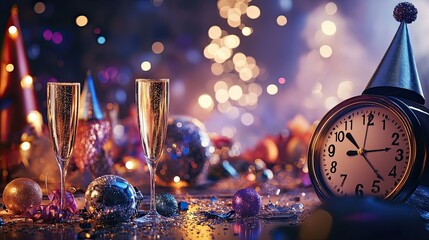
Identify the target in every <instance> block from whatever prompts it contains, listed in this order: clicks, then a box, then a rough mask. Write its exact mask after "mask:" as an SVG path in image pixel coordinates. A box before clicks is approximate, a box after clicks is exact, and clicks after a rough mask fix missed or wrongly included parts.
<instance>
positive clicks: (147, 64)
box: [140, 61, 152, 72]
mask: <svg viewBox="0 0 429 240" xmlns="http://www.w3.org/2000/svg"><path fill="white" fill-rule="evenodd" d="M140 67H141V69H142V70H143V71H145V72H147V71H149V70H150V69H151V68H152V64H150V62H149V61H143V62H142V64H141V65H140Z"/></svg>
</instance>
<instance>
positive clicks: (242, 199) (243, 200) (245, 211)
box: [232, 188, 262, 217]
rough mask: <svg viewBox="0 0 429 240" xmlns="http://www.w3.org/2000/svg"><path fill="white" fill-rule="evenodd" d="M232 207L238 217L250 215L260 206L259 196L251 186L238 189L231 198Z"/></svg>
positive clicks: (257, 212)
mask: <svg viewBox="0 0 429 240" xmlns="http://www.w3.org/2000/svg"><path fill="white" fill-rule="evenodd" d="M232 208H233V209H234V210H235V212H236V213H237V214H238V215H239V216H240V217H252V216H256V215H258V214H259V211H260V210H261V208H262V201H261V196H259V194H258V193H257V192H256V191H255V190H254V189H252V188H244V189H241V190H238V191H237V192H236V193H235V194H234V197H233V199H232Z"/></svg>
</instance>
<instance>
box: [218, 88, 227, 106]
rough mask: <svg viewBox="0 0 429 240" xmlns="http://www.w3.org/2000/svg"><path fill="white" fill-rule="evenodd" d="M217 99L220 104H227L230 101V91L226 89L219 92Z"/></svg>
mask: <svg viewBox="0 0 429 240" xmlns="http://www.w3.org/2000/svg"><path fill="white" fill-rule="evenodd" d="M215 98H216V101H218V102H219V103H225V102H227V101H228V99H229V94H228V90H226V89H219V90H217V91H216V94H215Z"/></svg>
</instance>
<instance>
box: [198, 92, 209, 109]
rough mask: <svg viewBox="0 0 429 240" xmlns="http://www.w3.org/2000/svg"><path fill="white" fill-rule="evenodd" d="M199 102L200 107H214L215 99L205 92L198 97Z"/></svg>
mask: <svg viewBox="0 0 429 240" xmlns="http://www.w3.org/2000/svg"><path fill="white" fill-rule="evenodd" d="M198 104H199V105H200V107H202V108H204V109H212V108H213V99H212V97H211V96H210V95H208V94H203V95H201V96H200V97H199V98H198Z"/></svg>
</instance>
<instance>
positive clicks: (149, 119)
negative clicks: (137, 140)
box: [136, 79, 169, 162]
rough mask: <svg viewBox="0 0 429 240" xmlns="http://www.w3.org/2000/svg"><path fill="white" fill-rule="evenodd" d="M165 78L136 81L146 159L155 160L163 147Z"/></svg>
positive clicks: (165, 100) (166, 96)
mask: <svg viewBox="0 0 429 240" xmlns="http://www.w3.org/2000/svg"><path fill="white" fill-rule="evenodd" d="M168 85H169V81H168V80H167V79H160V80H146V79H138V80H137V81H136V103H137V112H138V122H139V130H140V137H141V141H142V145H143V150H144V154H145V156H146V158H147V159H146V160H147V161H152V162H154V161H156V160H157V159H159V157H160V156H161V153H162V150H163V148H164V143H165V138H166V132H167V118H168V105H169V92H168V91H169V86H168Z"/></svg>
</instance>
